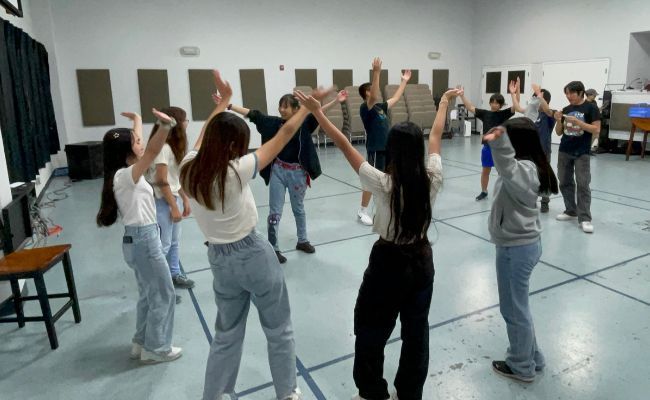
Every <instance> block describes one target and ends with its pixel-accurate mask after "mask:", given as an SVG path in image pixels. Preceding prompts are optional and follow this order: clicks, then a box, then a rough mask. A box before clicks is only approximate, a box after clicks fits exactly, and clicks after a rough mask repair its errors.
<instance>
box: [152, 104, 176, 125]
mask: <svg viewBox="0 0 650 400" xmlns="http://www.w3.org/2000/svg"><path fill="white" fill-rule="evenodd" d="M152 112H153V115H154V116H155V117H156V118H158V120H159V121H162V122H164V123H165V124H171V123H172V121H174V118H172V117H170V116H169V115H167V114H165V113H163V112H160V111H158V110H156V109H155V108H153V109H152Z"/></svg>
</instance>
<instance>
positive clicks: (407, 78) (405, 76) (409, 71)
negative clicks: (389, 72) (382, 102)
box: [402, 69, 411, 82]
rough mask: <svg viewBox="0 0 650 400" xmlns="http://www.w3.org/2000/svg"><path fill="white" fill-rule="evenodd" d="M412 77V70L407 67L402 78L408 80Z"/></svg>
mask: <svg viewBox="0 0 650 400" xmlns="http://www.w3.org/2000/svg"><path fill="white" fill-rule="evenodd" d="M410 79H411V70H410V69H405V70H404V72H403V73H402V80H403V81H407V82H408V81H409V80H410Z"/></svg>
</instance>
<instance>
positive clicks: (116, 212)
mask: <svg viewBox="0 0 650 400" xmlns="http://www.w3.org/2000/svg"><path fill="white" fill-rule="evenodd" d="M153 113H154V115H155V116H156V117H157V118H158V121H157V122H156V125H155V128H154V129H155V134H154V135H153V136H152V138H151V140H149V142H148V143H147V147H146V148H145V149H143V148H142V141H141V130H140V131H139V132H138V125H139V126H140V127H141V122H140V121H141V120H140V117H139V116H137V117H136V115H137V114H134V113H123V114H122V115H125V116H127V118H130V119H132V120H133V121H134V125H135V126H134V129H128V128H116V129H111V130H109V131H108V132H106V134H105V135H104V139H103V148H104V185H103V189H102V196H101V204H100V207H99V212H98V213H97V218H96V220H97V225H98V226H100V227H107V226H111V225H113V224H114V223H115V222H116V221H117V219H118V217H119V218H120V220H121V222H122V224H123V225H124V236H123V237H122V253H123V254H124V261H126V263H127V265H128V266H129V267H130V268H131V269H133V272H134V273H135V278H136V281H137V282H138V291H139V295H140V296H139V299H138V305H137V316H136V331H135V335H134V336H133V339H132V346H131V358H132V359H139V360H140V361H141V362H143V363H146V364H151V363H158V362H165V361H174V360H176V359H177V358H179V357H180V356H181V354H182V349H181V348H180V347H174V346H172V333H173V330H174V307H175V303H176V296H175V292H174V285H173V284H172V277H171V274H170V273H169V266H168V264H167V260H166V259H165V255H164V253H163V250H162V246H161V243H160V235H159V233H158V223H157V221H156V205H155V200H154V195H153V188H152V187H151V185H150V184H149V183H148V182H147V181H146V180H145V179H144V177H143V175H144V174H145V173H146V171H147V170H148V169H149V167H150V166H151V165H152V163H153V161H154V159H155V158H156V157H157V156H158V154H159V153H160V151H161V150H162V148H163V145H164V144H165V141H166V139H167V135H168V134H169V132H170V131H171V130H172V129H173V128H174V127H175V126H176V124H177V122H176V120H174V119H173V118H171V117H169V116H168V115H166V114H164V113H162V112H160V111H158V110H156V109H154V110H153Z"/></svg>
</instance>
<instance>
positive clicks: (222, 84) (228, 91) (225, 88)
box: [212, 69, 232, 99]
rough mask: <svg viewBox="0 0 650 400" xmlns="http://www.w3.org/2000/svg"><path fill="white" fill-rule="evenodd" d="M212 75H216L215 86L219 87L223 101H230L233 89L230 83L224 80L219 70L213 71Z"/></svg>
mask: <svg viewBox="0 0 650 400" xmlns="http://www.w3.org/2000/svg"><path fill="white" fill-rule="evenodd" d="M212 74H213V75H214V84H215V86H216V87H217V91H218V92H219V95H221V97H222V98H223V99H230V98H231V97H232V88H231V87H230V83H228V81H225V80H223V78H222V77H221V73H220V72H219V70H216V69H215V70H214V71H212Z"/></svg>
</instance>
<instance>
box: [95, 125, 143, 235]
mask: <svg viewBox="0 0 650 400" xmlns="http://www.w3.org/2000/svg"><path fill="white" fill-rule="evenodd" d="M132 136H133V133H132V131H131V129H128V128H116V129H111V130H109V131H108V132H106V134H105V135H104V140H103V143H102V144H103V147H104V186H103V188H102V198H101V203H100V205H99V212H98V213H97V218H96V221H97V226H100V227H102V226H111V225H113V224H114V223H115V221H117V211H118V208H117V200H115V192H114V191H113V179H114V178H115V173H116V172H117V171H118V170H119V169H121V168H126V167H128V163H127V159H128V158H129V157H136V155H135V154H134V153H133V142H132V140H133V139H132Z"/></svg>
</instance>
